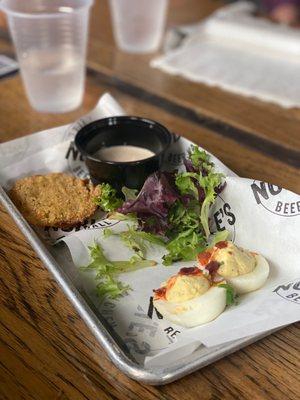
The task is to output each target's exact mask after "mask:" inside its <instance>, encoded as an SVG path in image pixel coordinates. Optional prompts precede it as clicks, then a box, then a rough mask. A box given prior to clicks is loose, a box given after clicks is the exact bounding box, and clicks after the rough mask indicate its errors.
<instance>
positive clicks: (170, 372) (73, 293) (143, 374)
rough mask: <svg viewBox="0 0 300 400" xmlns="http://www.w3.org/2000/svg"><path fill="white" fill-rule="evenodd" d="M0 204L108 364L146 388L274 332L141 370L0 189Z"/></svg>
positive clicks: (69, 268) (69, 270) (51, 250)
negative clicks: (110, 362)
mask: <svg viewBox="0 0 300 400" xmlns="http://www.w3.org/2000/svg"><path fill="white" fill-rule="evenodd" d="M0 202H1V203H2V204H3V205H4V207H5V208H6V210H7V211H8V213H9V214H10V215H11V216H12V218H13V219H14V220H15V222H16V224H17V225H18V227H19V229H20V230H21V231H22V233H23V234H24V235H25V237H26V238H27V239H28V241H29V242H30V244H31V246H32V247H33V249H34V250H35V252H36V254H37V255H38V256H39V258H40V259H41V261H42V262H43V264H44V265H45V266H46V267H47V269H48V270H49V271H50V272H51V273H52V275H53V276H54V278H55V279H56V281H57V282H58V284H59V285H60V287H61V288H62V290H63V291H64V293H65V294H66V296H67V297H68V298H69V300H70V301H71V302H72V304H73V305H74V307H75V309H76V310H77V311H78V313H79V314H80V315H81V317H82V318H83V320H84V321H85V323H86V324H87V326H88V327H89V329H90V330H91V332H92V333H93V335H94V336H95V337H96V338H97V340H98V342H99V343H100V345H101V346H102V347H103V348H104V350H105V351H106V352H107V354H108V356H109V358H110V359H111V361H112V362H113V363H114V365H115V366H116V367H117V368H119V369H120V370H121V371H122V372H123V373H124V374H126V375H128V376H129V377H130V378H132V379H135V380H137V381H140V382H143V383H146V384H148V385H164V384H166V383H169V382H172V381H174V380H176V379H179V378H181V377H183V376H185V375H187V374H190V373H191V372H193V371H196V370H198V369H200V368H202V367H205V366H206V365H209V364H211V363H213V362H215V361H217V360H219V359H220V358H222V357H225V356H227V355H228V354H230V353H233V352H235V351H237V350H239V349H241V348H243V347H245V346H247V345H249V344H251V343H253V342H256V341H257V340H259V339H261V338H263V337H265V336H267V335H269V334H270V333H272V332H274V330H273V331H271V332H270V331H268V332H264V333H262V334H259V335H255V336H252V337H247V338H244V339H241V340H236V341H234V342H230V343H228V344H225V345H222V346H218V347H214V348H205V347H200V348H199V349H198V350H196V351H195V352H194V353H193V354H191V355H189V356H187V357H185V358H183V359H181V360H179V361H177V362H176V364H173V365H167V366H165V367H155V368H144V367H143V366H141V365H140V364H138V363H137V362H136V361H134V360H133V359H132V358H131V357H130V354H129V353H128V351H126V349H125V348H124V345H122V344H121V343H120V340H119V339H118V337H117V335H116V334H114V332H113V331H112V330H111V329H110V327H109V325H108V324H107V322H106V321H105V320H104V318H103V317H102V316H101V315H100V314H99V312H97V310H96V309H95V308H94V307H93V305H92V304H90V302H89V300H88V298H87V297H86V296H85V294H84V293H82V292H80V291H79V289H78V288H79V285H78V284H77V285H76V276H74V273H72V271H74V268H73V269H72V266H70V265H69V266H68V265H67V264H68V263H66V262H65V260H66V258H64V262H63V263H62V262H61V260H60V259H62V257H59V256H58V252H57V251H56V250H55V248H54V247H53V248H51V247H47V246H46V245H45V244H44V243H43V241H42V240H41V239H40V238H39V237H38V236H37V234H36V233H35V232H34V230H33V229H32V228H31V226H30V225H29V224H28V223H27V222H26V220H25V219H24V218H23V216H22V215H21V213H20V212H19V211H18V210H17V208H16V207H15V206H14V204H13V203H12V202H11V200H10V199H9V197H8V196H7V194H6V193H5V191H4V189H3V188H2V187H1V186H0ZM69 263H70V262H69ZM166 363H167V360H166Z"/></svg>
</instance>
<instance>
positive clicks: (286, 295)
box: [273, 279, 300, 304]
mask: <svg viewBox="0 0 300 400" xmlns="http://www.w3.org/2000/svg"><path fill="white" fill-rule="evenodd" d="M273 292H275V293H276V294H278V296H280V297H282V298H283V299H285V300H288V301H292V302H293V303H296V304H300V279H299V280H296V281H294V282H290V283H287V284H284V285H279V286H277V288H276V289H274V291H273Z"/></svg>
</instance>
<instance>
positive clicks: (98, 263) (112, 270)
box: [81, 243, 156, 299]
mask: <svg viewBox="0 0 300 400" xmlns="http://www.w3.org/2000/svg"><path fill="white" fill-rule="evenodd" d="M89 250H90V257H91V262H90V263H89V264H88V265H87V266H85V267H81V270H83V271H88V270H94V271H96V281H97V282H98V283H97V295H98V296H99V297H100V298H101V299H104V298H111V299H117V298H119V297H120V296H124V295H126V294H127V293H128V291H129V290H130V287H129V286H126V285H124V284H123V283H122V282H121V281H119V280H118V275H119V274H121V273H124V272H132V271H136V270H138V269H140V268H146V267H152V266H154V265H155V264H156V263H155V262H154V261H148V260H136V259H131V260H130V261H110V260H108V258H107V257H106V256H105V255H104V252H103V249H102V247H101V246H100V244H98V243H95V244H94V246H91V247H89Z"/></svg>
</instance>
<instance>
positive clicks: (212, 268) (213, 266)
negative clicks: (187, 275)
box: [205, 261, 221, 275]
mask: <svg viewBox="0 0 300 400" xmlns="http://www.w3.org/2000/svg"><path fill="white" fill-rule="evenodd" d="M220 265H221V264H220V263H219V262H218V261H210V262H209V263H208V264H207V265H206V266H205V269H207V271H208V272H209V273H210V275H212V274H213V273H215V272H217V271H218V269H219V266H220Z"/></svg>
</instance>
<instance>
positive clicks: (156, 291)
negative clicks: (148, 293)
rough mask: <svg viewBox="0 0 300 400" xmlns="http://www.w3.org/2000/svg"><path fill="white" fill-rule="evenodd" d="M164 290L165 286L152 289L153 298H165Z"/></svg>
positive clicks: (165, 289)
mask: <svg viewBox="0 0 300 400" xmlns="http://www.w3.org/2000/svg"><path fill="white" fill-rule="evenodd" d="M166 291H167V288H166V287H161V288H159V289H153V292H154V298H155V300H159V299H165V298H166Z"/></svg>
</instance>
